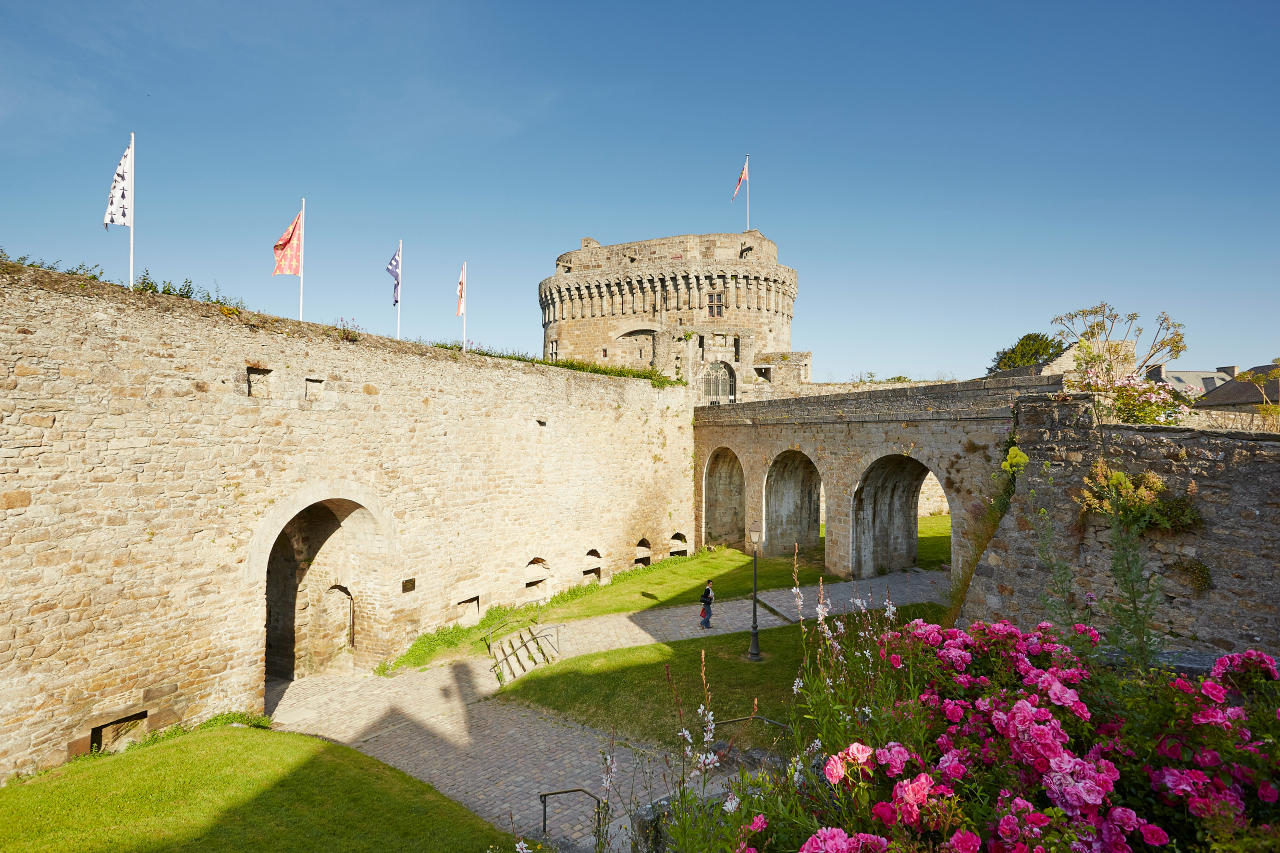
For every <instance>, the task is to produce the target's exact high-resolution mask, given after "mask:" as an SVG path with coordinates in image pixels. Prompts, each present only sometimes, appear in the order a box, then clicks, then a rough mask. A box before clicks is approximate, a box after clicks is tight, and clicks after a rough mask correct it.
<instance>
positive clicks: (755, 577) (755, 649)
mask: <svg viewBox="0 0 1280 853" xmlns="http://www.w3.org/2000/svg"><path fill="white" fill-rule="evenodd" d="M759 569H760V525H758V524H757V525H753V526H752V528H751V648H749V649H747V660H755V661H758V660H763V659H764V658H762V657H760V625H759V623H758V622H757V621H756V608H757V606H758V605H757V603H756V599H757V598H758V596H759V594H760V590H759V583H758V582H759V576H760V575H759Z"/></svg>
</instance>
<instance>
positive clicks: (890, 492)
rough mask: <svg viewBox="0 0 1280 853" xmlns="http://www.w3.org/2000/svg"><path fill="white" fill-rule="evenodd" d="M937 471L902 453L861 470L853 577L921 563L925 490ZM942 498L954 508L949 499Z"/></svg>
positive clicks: (855, 506)
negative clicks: (921, 512) (922, 496)
mask: <svg viewBox="0 0 1280 853" xmlns="http://www.w3.org/2000/svg"><path fill="white" fill-rule="evenodd" d="M932 473H933V472H932V471H931V470H930V468H929V466H928V465H926V464H925V463H924V462H921V461H920V460H919V459H916V458H914V457H911V456H907V455H905V454H902V453H889V454H886V455H883V456H880V457H879V458H877V459H875V460H874V461H873V462H871V464H870V465H868V466H867V467H866V469H865V470H864V471H863V472H862V476H861V477H860V478H859V479H858V483H857V486H856V487H855V488H854V491H853V500H852V508H851V527H852V529H851V531H850V533H851V536H850V554H849V568H850V572H851V575H852V576H853V577H855V578H865V577H871V576H874V575H876V574H880V573H883V572H887V571H893V570H895V569H906V568H911V567H912V566H914V565H915V564H916V558H917V552H916V547H917V543H918V534H919V503H920V489H921V486H922V485H924V482H925V480H926V478H928V477H929V475H930V474H932ZM943 494H944V497H946V500H947V504H948V506H950V504H951V499H950V496H948V495H946V494H945V491H944V493H943ZM953 517H954V516H953Z"/></svg>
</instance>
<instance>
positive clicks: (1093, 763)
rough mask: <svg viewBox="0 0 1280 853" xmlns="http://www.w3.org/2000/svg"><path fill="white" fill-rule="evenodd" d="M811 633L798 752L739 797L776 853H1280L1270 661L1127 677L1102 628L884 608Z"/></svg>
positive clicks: (754, 837)
mask: <svg viewBox="0 0 1280 853" xmlns="http://www.w3.org/2000/svg"><path fill="white" fill-rule="evenodd" d="M824 622H832V623H834V624H822V623H824ZM806 637H807V643H806V658H805V663H804V666H803V668H802V671H801V673H800V678H799V679H798V681H797V685H798V688H797V690H796V693H797V699H798V701H797V705H796V708H795V713H794V715H793V723H792V725H793V728H794V732H793V735H794V738H795V752H794V756H795V757H794V758H792V759H791V760H790V762H789V763H788V764H786V765H785V769H779V770H776V771H768V772H758V773H746V772H744V773H743V774H742V775H741V777H740V778H739V779H738V780H737V781H736V782H735V783H734V784H733V786H732V787H733V792H734V794H735V795H736V796H737V797H739V798H740V799H741V801H742V803H743V805H744V806H745V810H744V812H743V814H754V815H756V816H757V817H756V818H755V820H754V821H753V822H750V823H744V824H743V826H742V829H741V832H740V833H739V835H740V837H741V838H742V839H743V842H741V843H743V844H745V840H746V839H747V837H748V836H749V837H750V843H751V844H752V845H753V847H754V848H755V849H757V850H758V851H760V853H772V851H788V853H790V851H796V850H798V851H800V853H822V851H839V853H845V851H850V852H851V853H852V851H886V853H887V851H940V853H979V851H984V853H1046V851H1075V852H1076V853H1086V852H1088V853H1125V852H1126V851H1144V850H1153V849H1157V848H1161V847H1164V846H1166V845H1170V844H1171V840H1173V841H1176V849H1178V850H1183V851H1190V850H1209V849H1211V848H1213V847H1214V846H1215V845H1221V844H1222V843H1227V842H1230V841H1231V840H1232V839H1235V840H1236V841H1238V842H1239V843H1241V844H1244V845H1245V846H1242V847H1240V848H1239V849H1242V850H1243V849H1250V850H1252V849H1258V850H1262V849H1277V850H1280V831H1277V829H1276V827H1280V806H1278V804H1277V800H1280V789H1278V788H1277V785H1276V780H1277V779H1278V778H1280V761H1278V760H1277V748H1276V742H1277V738H1278V737H1280V680H1278V679H1277V672H1276V665H1275V661H1274V660H1273V659H1272V658H1271V657H1269V656H1268V655H1265V654H1263V653H1261V652H1257V651H1253V650H1250V651H1248V652H1243V653H1240V654H1231V655H1226V656H1224V657H1222V658H1220V659H1219V660H1218V662H1217V664H1216V665H1215V667H1214V668H1213V670H1212V673H1211V674H1210V675H1209V676H1208V677H1203V678H1191V677H1188V676H1179V675H1174V674H1170V673H1161V672H1155V671H1153V672H1151V673H1146V674H1133V673H1127V674H1126V673H1123V672H1121V671H1118V670H1116V669H1114V668H1108V667H1106V666H1103V665H1102V664H1101V662H1100V660H1099V659H1097V657H1096V652H1095V651H1094V647H1095V646H1096V645H1097V644H1098V642H1099V636H1098V633H1097V631H1095V630H1094V629H1093V628H1091V627H1088V626H1085V625H1074V626H1071V627H1070V628H1068V629H1066V630H1064V631H1059V630H1058V629H1057V628H1055V627H1054V626H1053V625H1050V624H1048V623H1041V624H1040V625H1037V626H1036V627H1035V629H1034V630H1031V631H1022V630H1019V629H1018V628H1016V627H1015V626H1013V625H1011V624H1009V623H1006V622H998V623H994V624H985V623H980V622H979V623H974V624H972V625H970V626H969V627H968V628H967V629H963V630H962V629H957V628H942V627H941V626H939V625H933V624H929V623H927V622H924V621H921V620H915V621H912V622H909V623H907V624H906V625H902V626H894V625H891V624H889V623H888V622H887V620H886V619H885V617H884V616H883V615H880V614H878V613H876V612H873V611H863V612H862V613H858V614H854V615H852V616H850V617H848V618H847V619H832V618H831V617H829V616H825V614H824V618H823V619H821V620H820V623H819V625H817V626H815V628H814V629H812V630H808V631H807V632H806ZM707 814H708V815H709V816H711V815H713V813H712V812H711V811H708V812H707ZM708 819H714V818H712V817H709V818H708ZM1246 842H1247V844H1246ZM1248 845H1253V846H1248ZM1269 845H1271V846H1269ZM1233 849H1234V848H1233Z"/></svg>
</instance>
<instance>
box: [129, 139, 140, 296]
mask: <svg viewBox="0 0 1280 853" xmlns="http://www.w3.org/2000/svg"><path fill="white" fill-rule="evenodd" d="M137 174H138V152H137V151H136V150H134V147H133V132H132V131H130V132H129V204H131V205H133V208H132V210H131V212H132V214H133V216H132V218H131V220H130V222H129V289H130V290H133V232H134V231H135V230H136V229H137V227H138V202H137V199H135V198H134V192H133V181H134V179H135V178H136V177H137Z"/></svg>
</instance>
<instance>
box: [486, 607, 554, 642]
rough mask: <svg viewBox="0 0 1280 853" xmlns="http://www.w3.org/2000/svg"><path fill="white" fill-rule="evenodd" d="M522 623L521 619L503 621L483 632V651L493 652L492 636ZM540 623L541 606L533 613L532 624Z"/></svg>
mask: <svg viewBox="0 0 1280 853" xmlns="http://www.w3.org/2000/svg"><path fill="white" fill-rule="evenodd" d="M523 621H524V620H523V619H503V620H502V621H501V622H499V623H498V624H497V625H494V626H493V627H492V628H490V629H489V630H488V631H485V634H484V647H485V649H487V650H489V651H490V652H492V651H493V635H494V634H496V633H498V632H499V631H501V630H502V629H503V628H506V627H508V626H509V625H514V624H515V623H517V622H523ZM541 621H542V605H541V604H539V605H538V607H537V609H536V610H534V611H533V624H534V625H537V624H538V623H540V622H541Z"/></svg>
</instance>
